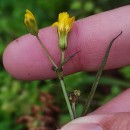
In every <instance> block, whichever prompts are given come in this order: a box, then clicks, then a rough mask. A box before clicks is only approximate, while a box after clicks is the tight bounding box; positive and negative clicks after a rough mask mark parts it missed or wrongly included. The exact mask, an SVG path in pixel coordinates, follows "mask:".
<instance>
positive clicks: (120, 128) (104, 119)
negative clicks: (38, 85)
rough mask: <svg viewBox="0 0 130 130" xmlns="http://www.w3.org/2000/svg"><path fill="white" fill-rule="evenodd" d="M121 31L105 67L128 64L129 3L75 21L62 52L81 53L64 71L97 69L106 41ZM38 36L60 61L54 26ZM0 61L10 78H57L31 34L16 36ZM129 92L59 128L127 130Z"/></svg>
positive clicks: (129, 108) (128, 125) (129, 124)
mask: <svg viewBox="0 0 130 130" xmlns="http://www.w3.org/2000/svg"><path fill="white" fill-rule="evenodd" d="M121 30H122V31H123V34H122V35H121V36H120V37H119V38H118V39H117V40H116V41H115V42H114V44H113V46H112V48H111V51H110V55H109V57H108V60H107V64H106V66H105V69H115V68H120V67H123V66H128V65H130V60H129V57H130V6H125V7H121V8H118V9H115V10H111V11H107V12H103V13H100V14H97V15H93V16H90V17H87V18H84V19H81V20H78V21H76V22H75V23H74V26H73V28H72V30H71V32H70V33H69V40H68V49H67V50H66V54H65V55H66V56H69V55H72V54H73V53H75V52H77V51H80V53H78V54H77V55H76V56H75V57H74V58H73V59H72V60H71V61H69V62H68V63H67V64H66V65H65V66H64V74H65V75H67V74H71V73H75V72H78V71H94V70H97V69H98V68H99V66H100V64H101V61H102V59H103V56H104V54H105V51H106V49H107V47H108V44H109V43H110V41H111V40H112V39H113V38H114V37H116V36H117V35H118V34H119V33H120V32H121ZM39 36H40V38H41V40H42V41H43V43H44V45H45V46H46V47H47V49H48V51H49V52H50V54H51V56H52V58H53V59H54V61H55V62H56V64H58V63H60V59H61V57H60V56H61V52H60V50H59V48H58V45H57V43H58V35H57V32H56V27H47V28H44V29H41V30H40V32H39ZM3 64H4V67H5V69H6V70H7V71H8V72H9V73H10V74H11V75H12V76H13V77H15V78H17V79H21V80H37V79H49V78H54V77H56V74H55V73H54V72H53V71H52V70H51V68H52V65H51V63H50V61H49V60H48V59H47V57H46V55H45V53H44V52H43V50H42V48H41V46H40V45H39V43H38V41H37V39H36V37H35V36H32V35H30V34H28V35H24V36H22V37H20V38H18V39H16V40H15V41H13V42H11V43H10V44H9V45H8V46H7V48H6V49H5V51H4V54H3ZM129 95H130V89H128V90H126V91H125V92H124V93H122V94H121V95H119V96H118V97H116V98H114V99H113V100H111V101H110V102H108V103H107V104H105V105H104V106H102V107H100V108H99V109H97V110H96V111H94V112H93V113H91V114H89V115H87V116H85V117H82V118H79V119H76V120H74V121H73V122H70V123H69V124H67V125H65V126H64V127H63V128H62V129H64V130H68V129H71V130H73V129H78V130H80V129H86V130H87V129H88V130H91V129H92V130H96V127H97V128H98V129H101V127H102V128H103V129H104V130H127V129H128V130H129V129H130V113H129V112H130V102H129V98H130V96H129ZM96 124H98V125H96ZM100 126H101V127H100ZM98 129H97V130H98Z"/></svg>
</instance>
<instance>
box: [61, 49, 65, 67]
mask: <svg viewBox="0 0 130 130" xmlns="http://www.w3.org/2000/svg"><path fill="white" fill-rule="evenodd" d="M64 61H65V51H62V55H61V64H62V63H64Z"/></svg>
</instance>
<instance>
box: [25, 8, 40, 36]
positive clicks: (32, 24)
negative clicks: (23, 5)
mask: <svg viewBox="0 0 130 130" xmlns="http://www.w3.org/2000/svg"><path fill="white" fill-rule="evenodd" d="M24 23H25V25H26V27H27V29H28V30H29V32H30V33H31V34H32V35H34V36H37V34H38V27H37V22H36V19H35V17H34V15H33V14H32V13H31V11H29V10H28V9H27V10H26V14H25V18H24Z"/></svg>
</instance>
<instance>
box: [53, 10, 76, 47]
mask: <svg viewBox="0 0 130 130" xmlns="http://www.w3.org/2000/svg"><path fill="white" fill-rule="evenodd" d="M74 21H75V17H74V16H73V17H72V18H69V14H68V13H67V12H63V13H60V14H59V17H58V22H55V23H54V24H53V25H52V26H57V27H58V34H59V47H60V49H61V50H65V49H66V48H67V34H68V32H69V31H70V29H71V28H72V25H73V23H74Z"/></svg>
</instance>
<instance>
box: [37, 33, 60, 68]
mask: <svg viewBox="0 0 130 130" xmlns="http://www.w3.org/2000/svg"><path fill="white" fill-rule="evenodd" d="M36 38H37V39H38V41H39V43H40V45H41V46H42V48H43V50H44V52H45V54H46V56H47V57H48V59H49V60H50V62H51V63H52V65H53V66H54V67H55V68H57V69H58V67H57V65H56V64H55V62H54V61H53V59H52V58H51V56H50V54H49V52H48V50H47V49H46V47H45V46H44V44H42V41H41V39H40V38H39V36H38V35H37V36H36Z"/></svg>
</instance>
